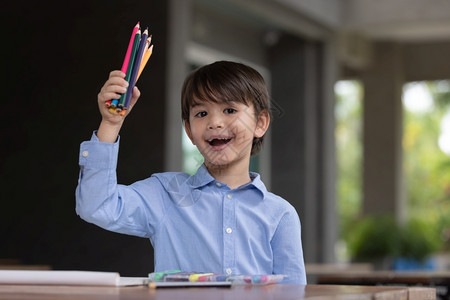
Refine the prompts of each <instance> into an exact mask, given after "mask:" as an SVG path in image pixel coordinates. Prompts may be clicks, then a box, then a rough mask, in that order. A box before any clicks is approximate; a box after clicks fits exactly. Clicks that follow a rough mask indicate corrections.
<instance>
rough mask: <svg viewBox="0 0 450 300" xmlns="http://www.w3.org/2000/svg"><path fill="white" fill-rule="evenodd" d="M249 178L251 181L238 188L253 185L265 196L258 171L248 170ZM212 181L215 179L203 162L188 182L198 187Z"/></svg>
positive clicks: (265, 191)
mask: <svg viewBox="0 0 450 300" xmlns="http://www.w3.org/2000/svg"><path fill="white" fill-rule="evenodd" d="M250 178H251V180H252V181H251V182H249V183H247V184H244V185H243V186H241V187H239V189H244V188H249V187H254V188H256V189H257V190H259V191H260V192H261V194H262V195H263V197H265V196H266V193H267V188H266V186H265V185H264V183H263V182H262V180H261V176H260V175H259V174H258V173H255V172H250ZM214 181H216V179H214V177H212V176H211V174H209V172H208V169H206V166H205V164H202V165H201V166H200V167H199V168H198V170H197V172H196V173H195V174H194V175H193V176H191V177H190V178H189V180H188V184H189V185H190V186H191V187H192V188H199V187H202V186H205V185H208V184H209V183H211V182H214Z"/></svg>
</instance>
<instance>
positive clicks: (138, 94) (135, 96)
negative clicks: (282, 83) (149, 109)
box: [130, 86, 141, 105]
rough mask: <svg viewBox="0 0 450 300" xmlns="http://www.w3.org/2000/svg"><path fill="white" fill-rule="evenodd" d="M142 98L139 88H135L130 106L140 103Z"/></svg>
mask: <svg viewBox="0 0 450 300" xmlns="http://www.w3.org/2000/svg"><path fill="white" fill-rule="evenodd" d="M140 96H141V91H139V88H138V87H137V86H135V87H134V88H133V94H132V95H131V101H130V105H134V104H135V103H136V102H137V101H138V99H139V97H140Z"/></svg>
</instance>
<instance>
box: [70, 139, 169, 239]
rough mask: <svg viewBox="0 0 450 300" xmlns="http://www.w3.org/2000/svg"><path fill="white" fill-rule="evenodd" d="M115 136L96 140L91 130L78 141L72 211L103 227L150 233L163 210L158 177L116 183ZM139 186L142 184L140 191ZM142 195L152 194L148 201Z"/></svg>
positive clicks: (147, 234) (116, 153)
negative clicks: (86, 137) (110, 139)
mask: <svg viewBox="0 0 450 300" xmlns="http://www.w3.org/2000/svg"><path fill="white" fill-rule="evenodd" d="M118 152H119V139H118V140H117V141H116V142H115V143H104V142H100V141H99V140H98V138H97V136H96V134H95V132H94V133H93V135H92V138H91V140H90V141H85V142H83V143H81V145H80V154H79V166H80V172H79V177H78V185H77V187H76V191H75V197H76V207H75V210H76V213H77V214H78V215H79V216H80V217H81V218H82V219H84V220H85V221H87V222H89V223H93V224H96V225H97V226H100V227H102V228H104V229H107V230H110V231H114V232H119V233H124V234H129V235H136V236H140V237H151V236H152V235H153V234H154V232H155V226H156V224H158V223H159V220H158V218H160V217H158V216H162V215H163V213H164V210H165V208H164V206H163V201H160V199H162V197H158V193H160V190H161V189H160V188H159V187H158V185H160V183H159V181H158V180H157V179H155V178H149V179H146V180H144V181H141V182H140V183H138V184H133V185H130V186H126V185H120V184H117V176H116V167H117V157H118ZM140 187H145V189H146V191H145V193H143V192H142V191H141V189H140ZM145 195H152V202H151V205H149V202H150V199H147V198H146V196H145Z"/></svg>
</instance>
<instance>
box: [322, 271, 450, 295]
mask: <svg viewBox="0 0 450 300" xmlns="http://www.w3.org/2000/svg"><path fill="white" fill-rule="evenodd" d="M316 283H317V284H343V285H365V286H366V285H377V286H380V285H388V286H407V287H412V286H427V287H434V288H435V289H436V292H437V295H436V298H437V299H450V272H430V271H423V272H396V271H369V272H353V273H340V274H338V273H332V274H331V273H330V274H320V275H318V276H317V278H316Z"/></svg>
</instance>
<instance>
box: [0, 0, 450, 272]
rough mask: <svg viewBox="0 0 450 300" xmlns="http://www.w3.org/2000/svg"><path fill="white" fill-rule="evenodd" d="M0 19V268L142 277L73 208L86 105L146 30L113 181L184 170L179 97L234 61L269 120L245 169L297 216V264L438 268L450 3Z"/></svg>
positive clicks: (52, 12)
mask: <svg viewBox="0 0 450 300" xmlns="http://www.w3.org/2000/svg"><path fill="white" fill-rule="evenodd" d="M0 14H1V18H0V22H1V26H0V30H1V37H2V39H3V42H2V45H3V46H2V47H1V50H0V51H1V62H2V64H1V65H2V71H3V72H2V75H1V79H2V80H1V86H2V90H3V103H4V104H5V105H4V108H3V114H2V116H1V118H0V120H1V122H0V124H1V139H0V143H1V147H0V151H1V152H0V201H1V208H0V265H2V266H6V265H12V266H13V267H18V266H19V265H22V266H36V268H38V267H40V266H41V267H42V268H51V269H73V270H99V271H103V270H104V271H117V272H120V273H121V275H124V276H146V275H147V273H149V272H151V271H153V250H152V247H151V245H150V242H149V241H148V240H146V239H141V238H136V237H130V236H125V235H120V234H116V233H112V232H107V231H105V230H103V229H100V228H98V227H96V226H95V225H92V224H88V223H86V222H84V221H83V220H81V219H80V218H79V217H78V216H77V215H76V213H75V197H74V195H75V187H76V184H77V179H78V150H79V144H80V143H81V142H82V141H84V140H87V139H89V138H90V136H91V134H92V131H93V130H95V129H96V128H97V126H98V124H99V122H100V114H99V113H98V108H97V102H96V101H97V100H96V96H97V93H98V92H99V90H100V88H101V86H102V85H103V83H104V81H105V80H106V79H107V77H108V73H109V72H110V71H111V70H113V69H120V67H121V65H122V60H123V56H124V55H125V51H126V47H127V43H128V41H129V37H130V34H131V31H132V28H133V26H134V25H135V24H136V22H137V21H140V23H141V27H146V26H148V27H149V32H150V34H152V35H153V44H154V51H153V55H152V57H151V58H150V61H149V63H148V64H147V66H146V69H145V70H144V72H143V73H142V76H141V77H140V79H139V82H138V86H139V88H140V90H141V92H142V96H141V99H140V101H139V103H138V106H137V107H136V109H135V110H133V113H132V115H131V116H130V118H128V119H127V122H125V125H124V127H123V129H122V131H121V136H122V137H121V148H120V154H119V163H118V178H119V181H120V182H121V183H125V184H129V183H132V182H134V181H136V180H139V179H143V178H146V177H148V176H150V175H151V174H152V173H154V172H161V171H180V170H184V171H186V172H188V173H192V172H194V171H195V169H196V168H197V167H198V166H199V165H200V164H201V163H202V161H201V158H200V157H199V156H198V153H197V152H196V151H195V148H193V147H192V145H191V144H190V143H189V142H188V141H187V139H186V137H185V136H184V133H183V127H182V122H181V112H180V105H179V102H180V90H181V85H182V82H183V80H184V78H185V76H186V74H187V73H188V72H189V71H190V70H191V69H193V68H195V67H197V66H200V65H204V64H207V63H210V62H213V61H216V60H234V61H240V62H244V63H247V64H249V65H251V66H253V67H254V68H256V69H257V70H259V71H260V72H261V73H262V74H263V76H264V77H265V78H266V80H267V83H268V84H269V86H270V93H271V100H272V104H273V116H274V118H273V122H272V125H271V129H270V132H269V133H268V136H267V139H266V143H265V147H264V150H263V151H262V152H261V153H260V154H259V155H258V156H256V157H254V158H253V159H252V163H251V168H252V170H254V171H257V172H260V173H261V176H262V178H263V180H264V182H265V183H266V185H267V187H268V189H269V190H271V191H273V192H274V193H276V194H279V195H281V196H282V197H284V198H285V199H287V200H288V201H289V202H290V203H291V204H293V205H294V206H295V208H296V209H297V211H298V213H299V215H300V218H301V221H302V239H303V246H304V255H305V260H306V263H307V265H313V264H356V263H369V264H370V265H371V266H373V267H374V268H386V269H393V268H394V269H402V268H422V269H423V268H425V269H438V270H445V269H448V268H449V263H448V260H447V258H446V257H447V255H446V253H447V251H448V250H449V246H450V242H449V239H450V145H449V143H450V128H449V127H450V59H449V53H450V3H449V2H448V1H446V0H378V1H372V0H333V1H330V0H296V1H295V0H245V1H244V0H168V1H134V0H126V1H125V0H123V1H118V0H108V1H102V0H98V1H86V0H79V1H70V2H62V1H56V0H43V1H39V2H31V3H23V2H18V1H2V3H1V4H0Z"/></svg>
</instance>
